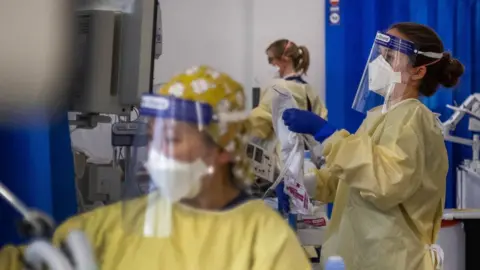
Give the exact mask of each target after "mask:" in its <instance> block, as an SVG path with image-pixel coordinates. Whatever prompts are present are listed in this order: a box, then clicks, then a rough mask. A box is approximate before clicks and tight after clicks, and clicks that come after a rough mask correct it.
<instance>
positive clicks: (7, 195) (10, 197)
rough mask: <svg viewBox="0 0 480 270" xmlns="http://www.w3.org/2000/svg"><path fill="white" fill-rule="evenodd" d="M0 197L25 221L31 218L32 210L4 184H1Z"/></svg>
mask: <svg viewBox="0 0 480 270" xmlns="http://www.w3.org/2000/svg"><path fill="white" fill-rule="evenodd" d="M0 196H1V197H3V198H4V199H5V200H6V201H7V202H8V203H9V204H10V205H11V206H12V207H13V208H14V209H15V210H16V211H17V212H19V213H20V214H21V215H22V216H23V218H24V219H28V218H29V217H30V210H29V209H28V208H27V206H26V205H25V204H23V202H22V201H20V200H19V199H18V198H17V197H16V196H15V195H14V194H13V193H12V192H11V191H10V190H9V189H8V188H7V187H6V186H5V185H4V184H3V183H1V182H0Z"/></svg>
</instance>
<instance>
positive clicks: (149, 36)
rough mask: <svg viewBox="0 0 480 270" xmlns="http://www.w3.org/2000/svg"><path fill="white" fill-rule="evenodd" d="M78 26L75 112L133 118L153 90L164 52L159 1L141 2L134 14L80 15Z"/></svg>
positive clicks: (137, 1)
mask: <svg viewBox="0 0 480 270" xmlns="http://www.w3.org/2000/svg"><path fill="white" fill-rule="evenodd" d="M77 21H78V24H77V26H78V28H77V29H78V36H77V38H78V40H77V49H76V53H77V57H78V58H77V59H76V70H75V80H74V83H73V87H72V94H71V99H70V107H69V111H72V112H81V113H84V114H85V113H86V114H98V113H102V114H115V115H130V112H131V110H132V107H133V106H135V105H137V104H138V103H139V100H140V96H141V94H142V93H145V92H149V91H151V89H152V83H153V69H154V60H155V59H156V58H158V57H159V56H160V55H161V53H162V30H161V29H162V23H161V12H160V5H159V3H158V0H135V1H134V3H133V7H132V9H131V12H118V11H110V10H82V11H78V13H77Z"/></svg>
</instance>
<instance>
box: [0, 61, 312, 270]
mask: <svg viewBox="0 0 480 270" xmlns="http://www.w3.org/2000/svg"><path fill="white" fill-rule="evenodd" d="M244 110H245V101H244V91H243V89H242V86H241V85H240V84H238V83H237V82H235V81H234V80H233V79H231V78H230V77H229V76H227V75H226V74H223V73H220V72H217V71H215V70H213V69H211V68H209V67H205V66H200V67H194V68H191V69H188V70H186V71H185V72H184V73H182V74H180V75H178V76H175V77H174V78H172V80H171V81H170V82H169V83H167V84H165V85H163V86H162V87H161V88H160V89H158V91H157V93H155V94H152V95H145V96H144V97H143V98H142V105H141V109H140V111H141V120H140V121H145V122H146V123H147V125H146V126H147V127H148V128H147V130H143V131H144V134H148V140H143V143H142V138H143V139H145V137H144V136H143V137H142V136H141V135H140V136H138V139H137V140H136V141H135V145H136V146H135V147H134V148H133V149H132V160H131V162H130V164H131V166H130V172H131V175H130V177H127V179H128V180H127V182H126V183H125V186H126V189H125V200H123V201H122V202H121V203H117V204H113V205H110V206H106V207H103V208H98V209H96V210H93V211H91V212H88V213H85V214H82V215H79V216H75V217H73V218H71V219H69V220H67V221H66V222H65V223H64V224H63V225H61V226H60V227H59V228H58V229H57V231H56V233H55V236H54V242H56V243H59V242H60V241H61V240H63V238H64V237H65V235H66V234H67V233H68V232H69V231H71V230H72V229H81V230H82V231H84V232H85V233H86V235H87V236H88V238H89V239H90V241H91V243H92V245H93V247H94V251H95V255H96V258H97V261H98V264H99V266H100V269H108V270H110V269H112V270H114V269H115V270H132V269H142V270H143V269H155V270H158V269H167V270H172V269H192V270H193V269H195V270H196V269H208V270H210V269H219V270H220V269H221V270H225V269H239V270H240V269H253V270H256V269H258V270H264V269H285V270H287V269H289V270H290V269H310V264H309V262H308V259H307V257H306V255H305V253H304V251H303V249H302V248H301V246H300V244H299V242H298V240H297V239H296V236H295V234H294V232H293V231H292V230H291V229H290V228H289V227H288V224H286V223H285V222H284V220H282V218H281V217H280V215H278V214H277V213H276V212H275V211H273V210H272V209H270V208H269V207H268V206H266V205H265V204H264V203H263V201H261V200H256V199H252V198H250V197H249V195H248V193H247V188H248V184H249V181H250V172H249V162H248V160H247V159H246V158H245V156H244V150H245V148H244V142H245V135H246V134H247V129H246V125H245V122H246V121H245V120H246V117H247V116H248V114H246V113H245V111H244ZM145 131H146V132H145ZM127 174H128V172H127ZM19 251H20V249H18V248H15V247H6V248H5V249H3V250H2V251H1V252H0V265H1V267H0V268H1V269H21V267H22V266H21V264H20V261H19V258H20V256H19V255H20V254H19V253H20V252H19Z"/></svg>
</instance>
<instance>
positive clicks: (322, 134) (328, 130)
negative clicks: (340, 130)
mask: <svg viewBox="0 0 480 270" xmlns="http://www.w3.org/2000/svg"><path fill="white" fill-rule="evenodd" d="M335 131H337V129H336V128H334V127H332V126H331V125H330V124H329V123H326V124H325V125H324V126H323V127H322V128H321V129H320V130H319V131H318V132H317V133H316V134H315V135H314V136H313V137H314V138H315V140H316V141H317V142H320V143H323V141H324V140H326V139H327V138H328V137H330V136H332V134H333V133H335Z"/></svg>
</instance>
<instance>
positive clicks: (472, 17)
mask: <svg viewBox="0 0 480 270" xmlns="http://www.w3.org/2000/svg"><path fill="white" fill-rule="evenodd" d="M330 2H331V1H326V16H325V17H326V37H325V39H326V103H327V107H328V110H329V120H330V122H332V124H334V125H335V126H338V127H344V128H346V129H347V130H349V131H350V132H355V131H356V129H357V128H358V126H359V125H360V123H361V121H362V119H363V117H364V116H363V115H361V114H359V113H357V112H355V111H353V110H352V109H351V104H352V101H353V98H354V96H355V92H356V89H357V85H358V83H359V81H360V78H361V76H362V72H363V69H364V67H365V63H366V60H367V57H368V54H369V51H370V48H371V46H372V43H373V40H374V36H375V33H376V31H377V30H386V29H387V28H388V26H389V25H391V24H393V23H395V22H402V21H412V22H417V23H423V24H426V25H429V26H430V27H432V28H434V29H435V30H436V31H437V32H438V34H439V35H440V36H441V38H442V40H443V42H444V45H445V49H446V50H447V51H450V52H451V53H452V54H453V56H454V57H456V58H458V59H460V61H461V62H462V63H463V64H464V65H465V68H466V72H465V74H464V75H463V77H462V80H461V83H460V85H459V86H458V87H457V88H456V89H454V90H453V91H452V90H445V89H441V90H440V91H439V92H438V93H437V94H436V95H435V96H433V97H431V98H428V99H425V100H424V102H425V104H426V105H427V106H428V107H429V108H430V109H431V110H433V111H435V112H438V113H441V114H442V117H441V118H442V120H443V121H444V120H446V119H448V117H449V116H450V115H451V111H449V110H448V109H446V107H445V105H446V104H454V103H455V102H456V103H457V104H461V103H462V102H463V101H464V100H465V99H466V98H467V97H468V96H469V95H470V94H471V93H474V92H476V91H477V89H478V90H480V69H479V65H480V0H388V1H385V0H362V1H356V0H341V1H339V9H340V10H339V14H340V22H339V23H338V24H331V23H330V19H329V16H330V14H331V13H330V9H331V8H332V6H331V4H330ZM334 8H335V7H333V8H332V11H334ZM455 135H456V136H460V137H466V138H471V136H472V134H470V132H469V131H468V121H467V120H464V121H462V122H461V123H460V125H459V126H458V127H457V129H456V131H455ZM446 145H447V149H448V152H449V160H450V171H449V174H448V178H447V194H446V207H447V208H454V207H455V200H456V199H455V195H456V190H455V167H456V166H457V165H458V164H459V163H460V162H461V161H462V160H463V159H465V158H471V149H470V148H469V147H464V146H461V145H458V144H451V143H446Z"/></svg>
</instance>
